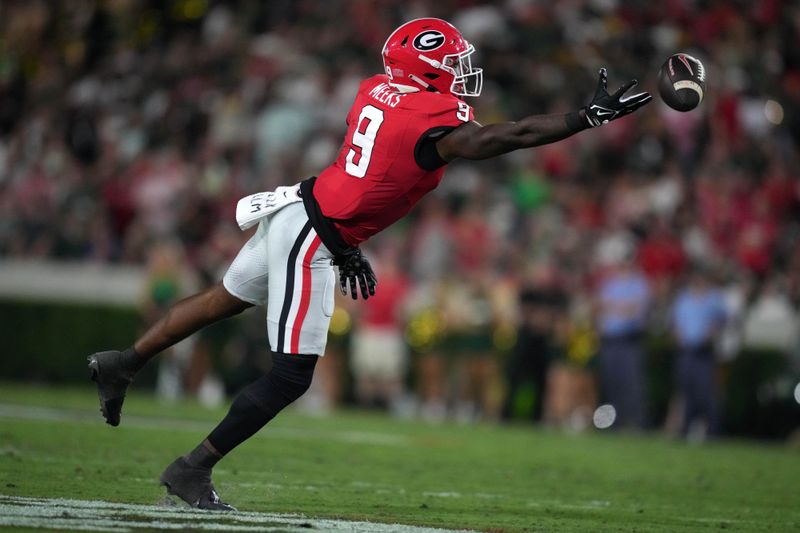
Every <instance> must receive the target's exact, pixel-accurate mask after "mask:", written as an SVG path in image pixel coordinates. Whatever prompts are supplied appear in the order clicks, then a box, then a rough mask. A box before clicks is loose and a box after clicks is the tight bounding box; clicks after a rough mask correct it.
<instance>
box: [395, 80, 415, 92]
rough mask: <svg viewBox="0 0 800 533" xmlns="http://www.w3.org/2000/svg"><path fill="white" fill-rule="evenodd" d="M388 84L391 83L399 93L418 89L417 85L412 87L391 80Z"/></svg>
mask: <svg viewBox="0 0 800 533" xmlns="http://www.w3.org/2000/svg"><path fill="white" fill-rule="evenodd" d="M414 81H417V80H414ZM389 85H391V86H392V88H393V89H395V90H396V91H397V92H399V93H418V92H419V90H420V89H419V87H414V86H413V85H403V84H401V83H394V82H393V81H390V82H389Z"/></svg>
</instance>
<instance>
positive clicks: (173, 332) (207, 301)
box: [133, 282, 253, 359]
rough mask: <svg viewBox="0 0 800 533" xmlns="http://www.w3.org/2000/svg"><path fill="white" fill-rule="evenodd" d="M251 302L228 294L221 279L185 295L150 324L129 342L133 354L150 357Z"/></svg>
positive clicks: (238, 311)
mask: <svg viewBox="0 0 800 533" xmlns="http://www.w3.org/2000/svg"><path fill="white" fill-rule="evenodd" d="M252 306H253V304H251V303H248V302H243V301H242V300H240V299H238V298H236V297H235V296H233V295H231V294H230V293H229V292H228V291H227V290H226V289H225V287H224V286H223V285H222V282H220V283H217V284H216V285H214V286H213V287H211V288H209V289H206V290H204V291H202V292H200V293H197V294H195V295H194V296H190V297H188V298H185V299H183V300H181V301H179V302H178V303H176V304H175V305H173V306H172V307H170V309H169V311H167V314H166V315H164V316H163V317H162V318H161V319H160V320H159V321H158V322H156V323H155V324H153V325H152V326H151V327H150V328H149V329H148V330H147V331H146V332H145V333H144V335H142V336H141V337H140V338H139V340H137V341H136V343H135V344H134V345H133V348H134V350H135V351H136V354H137V355H138V356H139V357H142V358H144V359H150V358H151V357H153V356H154V355H156V354H158V353H159V352H161V351H162V350H165V349H166V348H169V347H170V346H172V345H173V344H175V343H177V342H179V341H181V340H183V339H185V338H186V337H188V336H189V335H191V334H192V333H194V332H195V331H198V330H200V329H202V328H203V327H205V326H207V325H209V324H212V323H214V322H216V321H218V320H221V319H223V318H227V317H230V316H233V315H238V314H239V313H241V312H242V311H244V310H245V309H247V308H248V307H252Z"/></svg>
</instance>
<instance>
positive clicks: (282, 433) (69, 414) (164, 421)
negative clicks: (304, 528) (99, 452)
mask: <svg viewBox="0 0 800 533" xmlns="http://www.w3.org/2000/svg"><path fill="white" fill-rule="evenodd" d="M0 418H11V419H17V420H43V421H47V422H69V423H71V424H73V423H76V422H77V423H82V424H102V423H103V422H102V417H101V416H100V412H99V409H98V411H97V412H96V413H95V412H88V411H81V410H76V409H59V408H55V407H35V406H31V405H15V404H7V403H0ZM122 424H123V425H125V426H127V427H132V428H136V429H147V430H163V429H170V430H175V431H206V432H207V431H208V430H209V429H211V428H212V427H213V422H201V421H198V420H181V419H177V418H162V417H150V416H136V415H124V416H123V420H122ZM256 436H264V437H266V436H269V437H276V438H284V439H301V440H333V441H339V442H345V443H348V444H374V445H378V446H408V445H410V444H411V439H410V438H408V437H406V436H405V435H395V434H389V433H379V432H377V431H349V430H348V431H342V430H335V429H325V430H315V429H301V428H286V427H270V428H268V429H267V430H266V431H264V432H262V433H257V434H256Z"/></svg>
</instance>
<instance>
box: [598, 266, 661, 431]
mask: <svg viewBox="0 0 800 533" xmlns="http://www.w3.org/2000/svg"><path fill="white" fill-rule="evenodd" d="M597 296H598V297H597V304H598V314H597V326H598V330H599V332H600V351H599V353H598V364H599V378H600V393H601V396H602V398H603V400H604V401H605V402H607V403H610V404H611V405H612V406H613V407H614V409H615V411H616V415H617V416H616V423H615V426H616V427H638V428H642V427H644V424H645V393H644V389H645V387H644V358H645V344H644V343H645V327H646V324H647V314H648V311H649V307H650V287H649V285H648V282H647V279H646V278H645V277H644V275H642V273H641V272H640V271H639V269H638V268H637V267H636V265H635V263H634V261H633V258H628V259H626V260H624V261H623V262H622V263H621V264H620V265H619V266H617V267H616V269H615V271H614V272H613V273H612V274H611V275H609V277H608V278H606V279H605V281H604V282H603V283H602V284H601V285H600V287H599V290H598V295H597Z"/></svg>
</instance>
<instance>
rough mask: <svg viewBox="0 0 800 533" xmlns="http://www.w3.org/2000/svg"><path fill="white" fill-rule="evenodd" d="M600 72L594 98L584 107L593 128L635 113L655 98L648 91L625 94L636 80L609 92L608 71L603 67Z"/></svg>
mask: <svg viewBox="0 0 800 533" xmlns="http://www.w3.org/2000/svg"><path fill="white" fill-rule="evenodd" d="M599 74H600V79H599V80H598V81H597V90H596V91H595V93H594V98H592V101H591V102H590V103H589V105H587V106H586V107H585V108H584V112H585V113H586V120H588V121H589V126H591V127H593V128H594V127H597V126H602V125H603V124H606V123H607V122H611V121H612V120H616V119H618V118H620V117H624V116H625V115H628V114H630V113H633V112H634V111H636V110H637V109H639V108H640V107H642V106H643V105H646V104H647V103H649V102H650V101H651V100H652V99H653V97H652V96H651V95H650V93H647V92H643V93H638V94H632V95H630V96H625V93H626V92H628V91H629V90H631V89H632V88H633V87H635V86H636V85H637V84H638V83H639V82H638V81H636V80H631V81H629V82H628V83H626V84H624V85H623V86H622V87H620V88H619V89H617V91H616V92H615V93H614V94H608V72H607V71H606V69H605V68H601V69H600V72H599Z"/></svg>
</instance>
